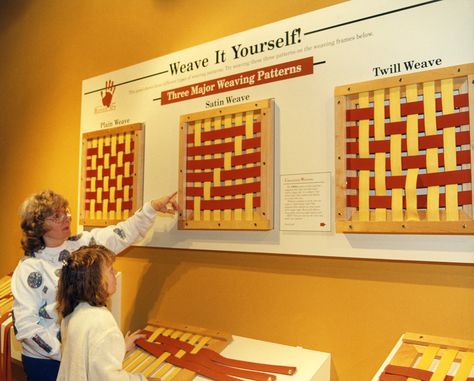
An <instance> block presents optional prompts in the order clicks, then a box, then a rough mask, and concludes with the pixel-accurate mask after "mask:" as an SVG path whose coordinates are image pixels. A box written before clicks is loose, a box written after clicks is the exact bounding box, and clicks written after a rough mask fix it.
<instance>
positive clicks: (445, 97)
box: [441, 79, 459, 221]
mask: <svg viewBox="0 0 474 381" xmlns="http://www.w3.org/2000/svg"><path fill="white" fill-rule="evenodd" d="M441 104H442V108H443V115H448V114H452V113H454V99H453V80H452V79H443V80H442V81H441ZM443 150H444V170H445V171H454V170H456V129H455V127H449V128H445V129H444V130H443ZM458 219H459V212H458V189H457V184H449V185H446V220H447V221H457V220H458Z"/></svg>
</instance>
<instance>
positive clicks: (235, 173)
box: [221, 152, 261, 181]
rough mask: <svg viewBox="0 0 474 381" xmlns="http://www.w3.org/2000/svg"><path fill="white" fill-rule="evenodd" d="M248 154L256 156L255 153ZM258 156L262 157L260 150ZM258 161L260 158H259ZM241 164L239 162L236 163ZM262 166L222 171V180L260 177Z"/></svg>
mask: <svg viewBox="0 0 474 381" xmlns="http://www.w3.org/2000/svg"><path fill="white" fill-rule="evenodd" d="M247 156H254V155H253V154H250V155H247ZM255 156H258V157H259V158H260V152H258V155H255ZM257 162H258V160H257ZM232 164H233V163H232ZM236 165H239V164H236ZM260 170H261V167H260V166H255V167H250V168H242V169H230V170H228V171H222V172H221V180H222V181H226V180H237V179H248V178H256V177H260V172H261V171H260Z"/></svg>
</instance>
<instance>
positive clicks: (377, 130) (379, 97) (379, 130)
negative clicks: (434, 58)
mask: <svg viewBox="0 0 474 381" xmlns="http://www.w3.org/2000/svg"><path fill="white" fill-rule="evenodd" d="M374 136H375V140H376V141H383V140H385V90H384V89H382V90H376V91H374ZM385 171H386V166H385V152H377V153H376V154H375V195H376V196H385V195H386V194H387V188H386V186H385V174H386V173H385ZM386 220H387V210H386V209H385V208H376V209H375V221H386Z"/></svg>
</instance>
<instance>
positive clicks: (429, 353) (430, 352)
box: [407, 345, 439, 381]
mask: <svg viewBox="0 0 474 381" xmlns="http://www.w3.org/2000/svg"><path fill="white" fill-rule="evenodd" d="M438 351H439V348H438V347H433V346H431V345H430V346H428V347H426V349H425V351H424V352H423V356H422V357H421V360H420V362H419V363H418V364H417V366H416V367H415V368H416V369H421V370H428V369H429V367H430V366H431V364H432V363H433V360H434V358H435V357H436V354H437V353H438ZM407 381H419V380H418V379H416V378H411V377H409V378H407Z"/></svg>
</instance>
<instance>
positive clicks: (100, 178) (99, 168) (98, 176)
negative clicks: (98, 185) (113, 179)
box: [97, 165, 102, 180]
mask: <svg viewBox="0 0 474 381" xmlns="http://www.w3.org/2000/svg"><path fill="white" fill-rule="evenodd" d="M97 180H102V165H99V166H98V167H97Z"/></svg>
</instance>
